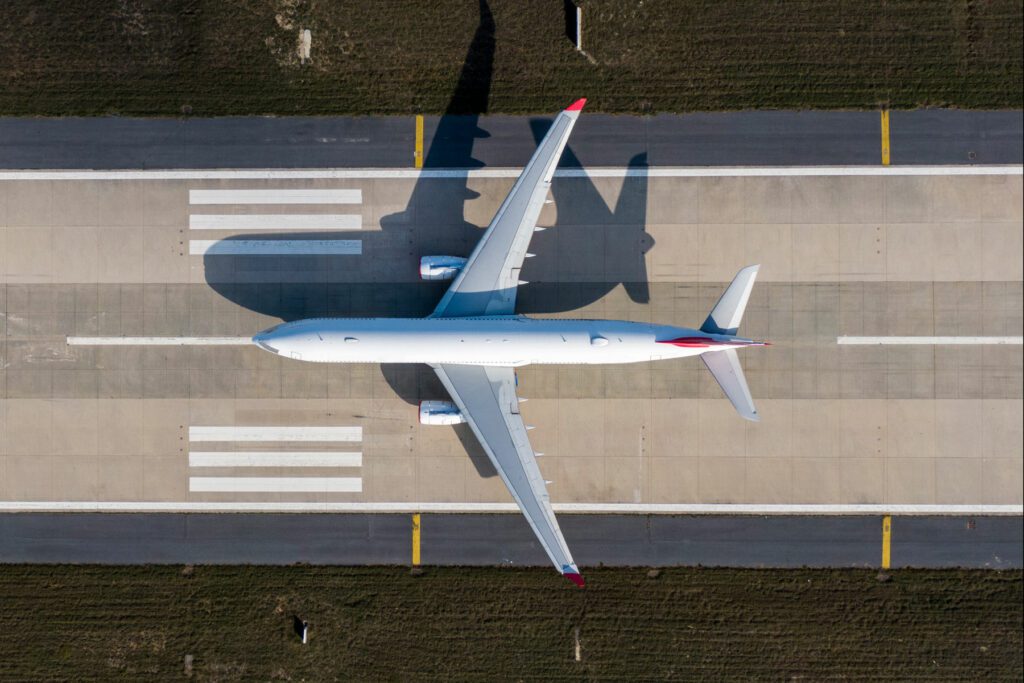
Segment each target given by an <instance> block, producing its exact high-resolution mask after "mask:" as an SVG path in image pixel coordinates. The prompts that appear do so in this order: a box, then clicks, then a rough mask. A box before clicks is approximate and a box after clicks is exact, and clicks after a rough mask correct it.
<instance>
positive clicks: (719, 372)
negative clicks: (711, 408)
mask: <svg viewBox="0 0 1024 683" xmlns="http://www.w3.org/2000/svg"><path fill="white" fill-rule="evenodd" d="M700 358H701V360H703V361H704V365H706V366H708V370H710V371H711V374H712V375H714V376H715V379H716V380H718V386H720V387H722V391H723V392H725V397H726V398H728V399H729V400H730V401H731V402H732V406H733V408H735V409H736V412H737V413H739V414H740V417H742V418H743V419H745V420H750V421H751V422H760V421H761V417H760V416H759V415H758V414H757V408H755V407H754V397H753V396H751V395H750V388H749V387H748V386H747V378H746V377H744V376H743V367H742V366H741V365H740V358H739V356H738V355H736V349H725V350H723V351H711V352H708V353H702V354H701V356H700Z"/></svg>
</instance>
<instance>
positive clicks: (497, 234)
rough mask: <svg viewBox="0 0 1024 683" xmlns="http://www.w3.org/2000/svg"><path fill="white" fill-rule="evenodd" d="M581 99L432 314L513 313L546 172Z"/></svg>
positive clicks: (552, 132) (547, 184)
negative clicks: (521, 269)
mask: <svg viewBox="0 0 1024 683" xmlns="http://www.w3.org/2000/svg"><path fill="white" fill-rule="evenodd" d="M585 103H586V100H577V101H576V102H574V103H573V104H572V105H570V106H569V108H568V109H566V110H565V111H563V112H561V113H560V114H559V115H558V116H557V117H556V118H555V122H554V123H553V124H552V125H551V128H550V129H549V130H548V133H547V135H545V136H544V139H543V140H541V143H540V145H538V147H537V151H536V152H534V153H533V158H532V159H530V163H528V164H527V165H526V168H524V169H523V172H522V173H521V174H520V176H519V180H517V181H516V184H515V185H514V186H513V187H512V191H511V192H509V194H508V196H507V197H506V198H505V201H504V203H503V204H502V205H501V208H500V209H498V213H496V214H495V215H494V219H493V220H492V221H491V224H490V226H488V228H487V231H486V232H485V233H484V236H483V237H481V238H480V242H479V243H478V244H477V245H476V248H475V249H474V250H473V253H472V254H471V255H470V257H469V259H468V260H467V261H466V265H465V266H464V267H463V268H462V270H461V271H460V272H459V274H458V275H457V276H456V278H455V281H454V282H452V286H451V287H449V288H448V291H447V292H445V295H444V297H443V298H442V299H441V302H440V303H439V304H438V305H437V308H436V309H434V312H433V313H432V314H431V317H435V318H459V317H467V316H475V315H512V314H514V313H515V306H516V288H517V287H518V286H519V269H520V268H521V267H522V265H523V259H524V258H525V257H526V248H527V247H528V246H529V244H530V238H531V237H532V236H533V231H534V229H535V228H536V227H537V218H538V217H540V211H541V209H542V208H544V200H545V199H546V198H547V196H548V190H549V189H550V188H551V176H553V175H554V173H555V167H556V166H557V165H558V160H559V158H560V157H561V156H562V150H563V149H565V143H566V142H567V141H568V140H569V133H571V132H572V128H573V125H575V123H576V119H577V118H579V115H580V111H581V110H582V109H583V105H584V104H585Z"/></svg>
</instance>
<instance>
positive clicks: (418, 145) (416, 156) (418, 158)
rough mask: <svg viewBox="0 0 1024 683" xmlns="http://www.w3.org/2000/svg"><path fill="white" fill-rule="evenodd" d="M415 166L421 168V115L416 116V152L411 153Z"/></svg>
mask: <svg viewBox="0 0 1024 683" xmlns="http://www.w3.org/2000/svg"><path fill="white" fill-rule="evenodd" d="M413 158H414V160H415V162H416V168H423V117H422V116H417V117H416V152H415V153H414V155H413Z"/></svg>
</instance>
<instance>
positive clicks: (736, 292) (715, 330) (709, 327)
mask: <svg viewBox="0 0 1024 683" xmlns="http://www.w3.org/2000/svg"><path fill="white" fill-rule="evenodd" d="M760 267H761V266H760V265H756V266H747V267H746V268H744V269H743V270H741V271H740V272H738V273H736V277H735V278H733V281H732V284H731V285H729V287H728V289H726V290H725V294H723V295H722V298H721V299H719V300H718V303H717V304H715V307H714V308H713V309H711V315H709V316H708V319H707V320H705V321H704V324H703V325H701V326H700V331H701V332H707V333H708V334H736V331H737V330H739V327H740V320H742V319H743V311H744V310H745V309H746V308H747V301H748V300H749V299H750V292H751V290H753V289H754V280H755V279H757V270H758V268H760ZM712 372H714V371H712Z"/></svg>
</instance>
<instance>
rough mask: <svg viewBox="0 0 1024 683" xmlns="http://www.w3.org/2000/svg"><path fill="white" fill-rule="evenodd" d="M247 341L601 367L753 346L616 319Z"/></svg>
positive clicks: (388, 356) (364, 329)
mask: <svg viewBox="0 0 1024 683" xmlns="http://www.w3.org/2000/svg"><path fill="white" fill-rule="evenodd" d="M253 341H254V342H256V343H257V344H258V345H259V346H260V347H261V348H263V349H265V350H267V351H270V352H272V353H277V354H279V355H282V356H284V357H287V358H294V359H297V360H303V361H312V362H319V363H429V364H463V365H499V366H506V367H508V366H511V367H519V366H523V365H531V364H552V365H574V364H585V365H602V364H617V363H640V362H646V361H652V360H660V359H663V358H682V357H684V356H696V355H699V354H701V353H704V352H705V351H713V350H716V349H722V348H730V347H732V348H735V347H739V346H750V345H754V344H758V342H752V341H750V340H747V339H739V338H736V337H731V336H725V335H714V334H707V333H704V332H701V331H699V330H692V329H688V328H684V327H671V326H668V325H653V324H650V323H640V322H629V321H621V320H564V319H534V318H527V317H525V316H482V317H473V318H311V319H307V320H298V321H295V322H290V323H284V324H281V325H278V326H276V327H272V328H270V329H269V330H265V331H263V332H261V333H259V334H257V335H256V336H255V337H253Z"/></svg>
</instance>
